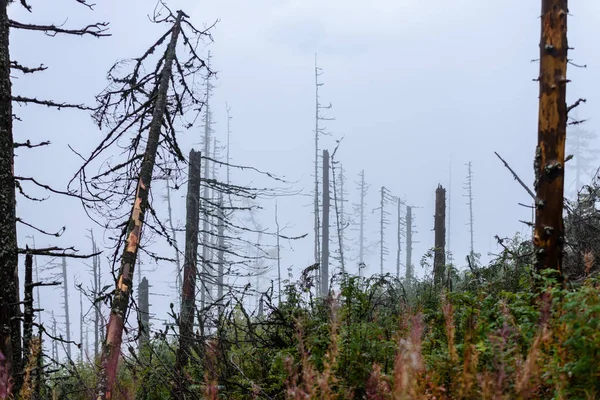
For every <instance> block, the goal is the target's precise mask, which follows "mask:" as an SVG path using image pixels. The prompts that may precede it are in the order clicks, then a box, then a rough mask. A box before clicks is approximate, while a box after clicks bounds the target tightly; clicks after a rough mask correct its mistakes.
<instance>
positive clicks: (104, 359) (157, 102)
mask: <svg viewBox="0 0 600 400" xmlns="http://www.w3.org/2000/svg"><path fill="white" fill-rule="evenodd" d="M182 18H183V12H182V11H179V12H178V13H177V20H176V21H175V24H174V25H173V28H172V29H171V41H170V42H169V45H168V47H167V51H166V53H165V62H164V66H163V69H162V72H161V75H160V81H159V85H158V89H157V94H156V97H154V100H153V102H154V111H153V113H152V121H151V122H150V130H149V133H148V141H147V144H146V151H145V153H144V158H143V161H142V164H141V169H140V174H139V179H138V184H137V188H136V195H135V201H134V204H133V208H132V210H131V214H130V217H129V221H128V224H127V234H126V239H125V241H126V245H125V248H124V251H123V256H122V259H121V267H120V269H119V275H118V278H117V285H116V288H115V294H114V297H113V300H112V305H111V310H110V316H109V320H108V326H107V330H106V340H105V342H104V344H103V346H102V356H101V365H100V377H99V380H98V387H97V398H98V400H109V399H112V393H113V386H114V384H115V379H116V376H117V366H118V361H119V355H120V352H121V342H122V339H123V327H124V324H125V314H126V312H127V308H128V306H129V297H130V295H131V285H132V281H133V272H134V268H135V262H136V258H137V252H138V249H139V244H140V239H141V235H142V227H143V225H144V217H145V214H146V210H147V209H148V194H149V191H150V184H151V181H152V171H153V169H154V164H155V159H156V153H157V150H158V144H159V140H160V136H161V128H162V123H163V118H164V114H165V110H166V107H167V93H168V90H169V83H170V80H171V79H172V76H173V74H172V66H173V61H174V60H175V49H176V45H177V38H178V36H179V33H180V30H181V20H182Z"/></svg>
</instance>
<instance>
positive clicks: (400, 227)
mask: <svg viewBox="0 0 600 400" xmlns="http://www.w3.org/2000/svg"><path fill="white" fill-rule="evenodd" d="M397 200H398V221H397V225H398V232H397V237H398V243H397V249H396V279H400V264H401V263H400V253H401V251H402V208H401V207H402V201H400V198H398V199H397Z"/></svg>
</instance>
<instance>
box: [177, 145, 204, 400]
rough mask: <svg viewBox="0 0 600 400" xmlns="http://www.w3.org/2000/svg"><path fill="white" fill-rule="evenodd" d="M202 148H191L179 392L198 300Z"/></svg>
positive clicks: (182, 381) (179, 349)
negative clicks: (199, 150) (198, 150)
mask: <svg viewBox="0 0 600 400" xmlns="http://www.w3.org/2000/svg"><path fill="white" fill-rule="evenodd" d="M201 163H202V161H201V155H200V152H196V151H194V150H192V151H190V164H189V173H188V187H187V198H186V221H185V258H184V264H183V289H182V293H181V314H180V317H179V348H178V349H177V362H176V370H177V378H178V379H179V385H180V387H179V392H180V393H183V392H182V391H183V387H182V386H181V385H183V384H184V378H183V376H184V373H183V370H184V368H185V367H186V366H187V363H188V358H189V352H190V349H191V345H192V341H193V332H194V331H193V325H194V311H195V301H196V276H197V274H198V268H197V262H198V230H199V226H200V178H201V172H200V165H201Z"/></svg>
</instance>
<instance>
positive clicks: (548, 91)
mask: <svg viewBox="0 0 600 400" xmlns="http://www.w3.org/2000/svg"><path fill="white" fill-rule="evenodd" d="M567 14H568V8H567V0H542V18H541V21H542V27H541V31H542V34H541V42H540V76H539V84H540V98H539V121H538V145H537V148H536V152H535V163H534V168H535V195H536V212H535V233H534V238H533V242H534V246H535V255H536V257H535V261H534V262H535V268H536V270H537V271H538V272H539V271H541V270H544V269H552V270H555V271H557V272H558V277H559V278H560V274H561V272H562V255H563V254H562V253H563V245H564V225H563V201H564V173H565V169H564V165H565V139H566V131H567V104H566V87H567V82H568V81H567V62H568V60H567V52H568V44H567Z"/></svg>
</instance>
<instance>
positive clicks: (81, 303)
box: [79, 291, 84, 364]
mask: <svg viewBox="0 0 600 400" xmlns="http://www.w3.org/2000/svg"><path fill="white" fill-rule="evenodd" d="M83 343H84V337H83V293H82V292H81V291H80V292H79V362H80V363H82V364H83V349H84V346H83Z"/></svg>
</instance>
